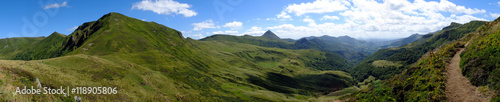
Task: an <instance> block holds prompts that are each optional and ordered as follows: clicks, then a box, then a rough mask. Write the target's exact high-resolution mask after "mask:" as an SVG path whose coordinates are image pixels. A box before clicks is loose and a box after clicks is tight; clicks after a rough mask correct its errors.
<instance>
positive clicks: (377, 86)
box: [349, 18, 500, 102]
mask: <svg viewBox="0 0 500 102" xmlns="http://www.w3.org/2000/svg"><path fill="white" fill-rule="evenodd" d="M499 22H500V18H497V19H496V20H495V21H493V22H487V23H484V24H483V25H481V26H480V27H479V28H477V29H475V30H473V32H471V33H468V34H467V35H465V36H463V37H462V38H460V39H457V40H455V41H452V42H451V43H447V44H443V45H441V46H440V47H437V48H436V49H433V50H431V51H429V52H428V53H427V54H425V56H423V57H422V58H420V59H419V60H418V61H417V63H414V64H413V66H411V67H409V68H408V69H406V70H404V71H403V72H402V73H400V74H398V75H395V76H394V77H392V78H389V79H388V80H386V81H382V82H381V81H377V82H375V83H373V84H372V85H370V87H369V88H367V89H366V90H363V91H361V92H359V93H356V94H354V95H352V97H350V99H349V100H353V101H354V100H355V101H445V100H447V101H449V100H448V99H447V93H448V91H445V90H449V89H446V88H447V87H448V85H446V86H445V83H446V82H447V81H449V80H446V79H447V78H446V76H447V74H446V73H445V70H446V69H447V68H446V67H447V64H451V63H449V62H450V61H451V59H452V57H453V56H454V55H455V54H456V53H458V52H460V51H459V48H464V46H465V52H462V54H461V61H460V63H461V64H460V67H461V69H462V73H463V75H465V76H466V77H468V80H469V81H470V82H471V83H472V84H473V85H476V86H479V88H478V89H471V90H472V91H479V92H480V95H478V93H463V94H474V95H477V96H480V97H477V98H485V97H484V96H483V95H492V99H490V101H493V102H496V101H499V100H500V98H499V97H498V96H499V94H498V92H499V88H500V86H499V84H498V83H499V81H498V77H499V74H498V73H499V72H498V69H499V67H498V63H500V62H499V61H498V57H500V54H499V53H498V52H500V49H499V48H498V44H499V42H500V39H499V37H500V23H499ZM471 23H472V22H471ZM465 25H467V24H465ZM451 26H454V28H452V27H447V28H445V29H444V31H445V30H446V29H448V30H453V29H455V28H460V27H461V26H464V25H458V26H457V25H456V24H452V25H451ZM469 27H471V28H473V27H472V26H469ZM456 31H469V30H467V29H461V30H460V29H457V30H456ZM450 33H451V32H450ZM436 34H437V36H442V35H439V34H441V33H439V32H438V33H436ZM455 58H460V57H459V56H455ZM455 61H458V60H455ZM452 63H456V62H452ZM448 67H453V66H448ZM448 70H450V69H448ZM448 78H449V77H448ZM458 80H460V79H458ZM446 84H449V83H446ZM489 91H493V93H490V92H489ZM459 94H462V93H459ZM475 101H481V100H475Z"/></svg>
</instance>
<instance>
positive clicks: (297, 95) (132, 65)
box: [0, 13, 356, 101]
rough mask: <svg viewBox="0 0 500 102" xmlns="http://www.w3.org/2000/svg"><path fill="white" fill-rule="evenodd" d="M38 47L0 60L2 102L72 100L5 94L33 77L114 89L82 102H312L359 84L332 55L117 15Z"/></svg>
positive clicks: (50, 83) (53, 85)
mask: <svg viewBox="0 0 500 102" xmlns="http://www.w3.org/2000/svg"><path fill="white" fill-rule="evenodd" d="M262 39H264V38H262ZM265 39H268V40H269V38H265ZM2 40H3V39H2ZM273 41H274V40H273ZM26 42H28V41H26ZM37 42H40V43H39V44H35V45H36V46H30V47H29V48H30V49H28V50H25V51H24V52H23V53H21V54H19V56H18V57H21V59H24V60H31V61H20V60H0V77H1V78H0V87H1V88H0V92H2V93H3V92H6V93H5V94H0V97H1V98H0V101H12V100H20V101H34V100H38V101H70V100H72V97H74V96H75V95H71V96H69V97H64V96H63V95H13V94H12V93H10V92H13V91H15V89H14V88H10V87H21V86H31V85H34V84H35V80H34V79H36V78H38V79H40V81H41V83H42V86H45V87H51V88H56V87H58V86H68V87H77V86H86V87H97V86H99V87H116V88H117V89H118V93H117V94H116V95H77V96H79V97H82V99H83V100H86V101H203V100H218V101H305V100H313V101H314V100H316V98H317V97H320V96H322V95H324V94H328V93H329V92H333V91H337V90H340V89H343V88H346V87H350V86H353V85H355V83H356V81H355V80H354V78H352V77H351V76H350V75H349V74H348V73H346V72H344V71H345V70H344V71H338V70H342V69H345V68H348V67H350V66H349V65H347V64H346V63H349V62H348V61H347V60H342V59H338V58H341V57H340V56H338V55H336V54H332V53H329V52H321V51H317V50H310V49H304V50H290V49H280V48H268V47H261V46H255V45H251V44H242V43H234V42H226V41H197V40H192V39H185V38H183V37H182V34H181V33H180V32H178V31H177V30H174V29H171V28H168V27H166V26H163V25H160V24H157V23H154V22H144V21H142V20H139V19H135V18H130V17H127V16H124V15H122V14H118V13H109V14H106V15H104V16H103V17H101V18H100V19H99V20H97V21H93V22H87V23H84V24H83V25H81V26H79V27H78V29H76V30H75V31H74V32H73V33H72V34H70V35H68V36H66V37H65V36H62V35H60V34H57V33H54V34H52V35H51V36H49V37H47V38H41V39H40V40H39V41H37ZM283 42H284V43H289V42H286V41H283ZM24 43H25V41H23V44H24ZM29 43H34V42H29ZM27 46H28V45H27ZM8 53H13V52H8ZM13 54H15V53H13ZM50 54H59V56H52V55H50ZM22 55H26V56H28V57H25V56H22ZM41 55H47V56H41ZM52 57H54V58H52ZM46 58H50V59H46ZM33 59H42V60H33ZM2 82H9V83H5V84H4V83H2ZM3 87H6V88H3Z"/></svg>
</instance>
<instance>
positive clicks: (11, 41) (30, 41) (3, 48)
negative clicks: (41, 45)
mask: <svg viewBox="0 0 500 102" xmlns="http://www.w3.org/2000/svg"><path fill="white" fill-rule="evenodd" d="M42 39H44V37H38V38H27V37H24V38H6V39H0V59H12V58H14V57H15V56H16V55H17V54H19V53H21V52H23V51H25V50H26V48H28V47H30V46H31V45H34V44H36V42H38V41H41V40H42Z"/></svg>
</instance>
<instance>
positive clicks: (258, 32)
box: [243, 26, 266, 36]
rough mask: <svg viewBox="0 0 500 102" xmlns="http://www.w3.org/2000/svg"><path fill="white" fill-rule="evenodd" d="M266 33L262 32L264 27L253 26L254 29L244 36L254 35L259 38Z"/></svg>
mask: <svg viewBox="0 0 500 102" xmlns="http://www.w3.org/2000/svg"><path fill="white" fill-rule="evenodd" d="M265 32H266V31H264V30H262V27H257V26H253V27H252V28H250V29H248V30H247V31H246V32H245V33H243V34H248V35H254V36H259V35H262V34H264V33H265Z"/></svg>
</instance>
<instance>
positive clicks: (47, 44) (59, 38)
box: [13, 32, 66, 60]
mask: <svg viewBox="0 0 500 102" xmlns="http://www.w3.org/2000/svg"><path fill="white" fill-rule="evenodd" d="M65 37H66V35H63V34H60V33H57V32H54V33H52V34H51V35H50V36H48V37H46V38H44V39H43V40H40V41H37V42H35V43H34V44H32V45H30V46H27V47H26V49H25V50H24V51H22V52H21V53H19V54H17V55H16V56H15V57H13V59H15V60H39V59H47V58H53V57H58V56H60V53H58V51H59V48H60V46H62V44H63V41H64V39H65Z"/></svg>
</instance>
